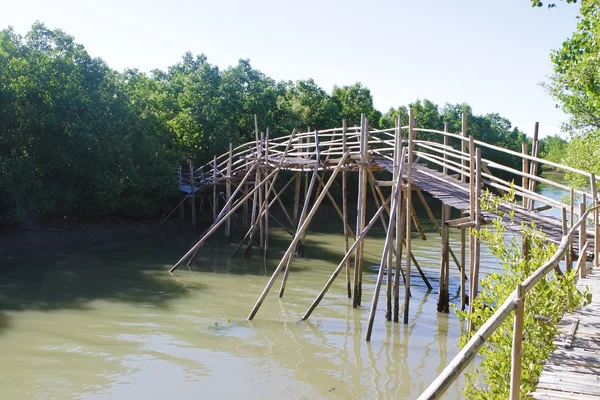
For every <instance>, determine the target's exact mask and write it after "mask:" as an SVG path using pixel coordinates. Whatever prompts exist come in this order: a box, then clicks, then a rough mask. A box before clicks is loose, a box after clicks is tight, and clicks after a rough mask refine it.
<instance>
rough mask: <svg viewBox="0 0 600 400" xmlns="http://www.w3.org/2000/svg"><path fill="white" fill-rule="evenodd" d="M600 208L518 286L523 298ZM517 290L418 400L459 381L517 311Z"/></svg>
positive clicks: (580, 221)
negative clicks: (495, 334) (489, 341)
mask: <svg viewBox="0 0 600 400" xmlns="http://www.w3.org/2000/svg"><path fill="white" fill-rule="evenodd" d="M598 208H600V206H594V207H592V208H589V209H587V210H586V211H585V213H584V214H583V215H582V216H581V217H580V218H579V220H578V221H577V222H576V223H575V224H573V227H572V228H571V229H570V230H569V231H568V232H567V233H566V234H565V235H564V236H563V237H562V239H561V241H560V244H559V246H558V249H557V250H556V252H555V253H554V255H553V256H552V257H550V259H549V260H548V261H546V262H545V263H544V264H543V265H542V266H541V267H539V268H538V269H536V270H535V271H534V272H533V273H532V274H531V275H530V276H529V277H528V278H526V279H525V280H524V281H523V282H522V283H521V284H520V288H521V290H522V295H523V297H525V295H526V294H527V293H528V292H529V291H530V290H531V289H533V287H534V286H535V285H536V284H537V283H538V282H539V281H541V280H542V278H544V277H545V276H546V275H547V274H548V273H550V271H553V270H554V268H555V267H556V266H557V265H558V263H559V262H560V260H561V259H562V258H563V257H564V255H565V252H566V251H567V249H568V248H569V242H570V240H571V238H572V236H573V235H574V233H575V232H577V229H578V228H579V225H581V223H582V222H583V221H585V219H586V218H587V216H588V215H589V214H590V212H593V211H595V210H596V209H598ZM516 298H517V289H515V290H514V291H513V292H512V293H511V294H510V295H509V296H508V297H507V298H506V300H504V303H502V305H501V306H500V307H499V308H498V310H496V312H495V313H494V314H493V315H492V316H491V317H490V318H489V319H488V320H487V321H486V322H485V323H484V324H483V325H482V326H481V328H479V329H478V330H477V332H475V334H474V335H473V336H472V337H471V340H469V342H468V343H467V344H466V345H465V347H463V348H462V349H461V351H460V352H459V353H458V354H457V355H456V357H454V359H453V360H452V361H451V362H450V363H449V364H448V365H447V366H446V368H444V370H443V371H442V373H441V374H440V375H438V377H437V378H436V379H435V380H434V381H433V382H432V383H431V385H429V387H428V388H427V389H425V391H424V392H423V393H422V394H421V395H420V396H419V400H428V399H437V398H439V397H440V396H441V395H442V394H444V392H445V391H446V390H447V389H448V387H450V385H451V384H452V383H453V382H454V381H455V380H456V379H457V378H458V376H459V375H460V373H461V372H462V371H464V369H465V368H466V367H467V365H469V363H470V362H471V361H473V359H474V358H475V356H476V355H477V353H478V351H479V350H480V349H481V348H482V347H483V345H484V344H485V342H486V341H487V339H488V338H489V337H490V336H491V335H492V334H493V333H494V332H495V331H496V330H497V329H498V328H499V327H500V326H501V325H502V324H503V323H504V321H506V319H507V318H508V317H509V316H510V313H511V312H512V311H513V310H514V309H515V308H516V301H515V300H516Z"/></svg>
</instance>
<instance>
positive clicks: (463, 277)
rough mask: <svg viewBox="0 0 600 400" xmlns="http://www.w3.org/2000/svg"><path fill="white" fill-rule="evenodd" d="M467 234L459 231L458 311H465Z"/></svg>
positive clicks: (462, 230)
mask: <svg viewBox="0 0 600 400" xmlns="http://www.w3.org/2000/svg"><path fill="white" fill-rule="evenodd" d="M466 236H467V234H466V231H465V230H464V229H461V230H460V265H461V273H460V310H461V311H464V310H465V300H466V290H465V289H466V285H467V282H466V280H467V272H466V268H465V267H466V265H467V260H466V258H467V257H466V255H467V252H466V241H467V237H466Z"/></svg>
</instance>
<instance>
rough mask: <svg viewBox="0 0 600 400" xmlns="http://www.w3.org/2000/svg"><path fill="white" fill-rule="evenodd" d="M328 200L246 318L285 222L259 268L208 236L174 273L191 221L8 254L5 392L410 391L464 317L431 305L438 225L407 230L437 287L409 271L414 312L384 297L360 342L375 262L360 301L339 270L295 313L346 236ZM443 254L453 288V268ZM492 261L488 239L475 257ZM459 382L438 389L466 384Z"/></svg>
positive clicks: (377, 240) (2, 297) (442, 357)
mask: <svg viewBox="0 0 600 400" xmlns="http://www.w3.org/2000/svg"><path fill="white" fill-rule="evenodd" d="M331 214H332V211H330V210H324V212H322V213H321V214H320V216H318V217H317V219H315V223H313V229H315V230H316V232H310V233H309V235H308V245H307V249H306V258H304V259H297V260H296V261H295V263H294V266H293V269H292V272H291V274H290V278H289V281H288V285H287V289H286V292H285V297H284V298H283V299H278V298H277V289H278V287H279V286H278V285H276V286H275V287H274V290H273V291H272V292H271V293H270V295H269V296H268V297H267V299H266V301H265V303H264V304H263V306H262V308H261V309H260V311H259V313H258V315H257V317H256V319H255V320H253V321H252V322H248V321H246V317H247V315H248V313H249V311H250V309H251V307H252V305H253V304H254V302H255V301H256V299H257V297H258V295H259V294H260V292H261V291H262V289H263V287H264V285H265V283H266V282H267V280H268V276H270V273H271V272H272V271H273V269H274V268H275V266H276V265H277V262H278V260H279V259H278V254H280V252H281V250H282V249H283V247H284V246H285V244H286V243H287V242H289V236H288V235H287V233H285V231H283V230H277V229H275V230H273V231H272V233H273V235H272V238H271V242H272V245H273V246H275V248H276V249H277V250H278V251H279V252H278V251H276V250H273V251H272V252H271V253H272V254H271V260H270V261H269V263H268V265H267V268H266V271H265V269H264V267H263V265H262V263H261V262H259V261H258V260H255V261H251V262H249V261H246V260H244V259H242V258H236V259H234V260H229V255H230V253H231V251H232V250H233V246H231V247H230V248H228V249H225V248H224V246H223V245H222V243H220V242H219V240H215V241H212V242H211V243H210V244H209V245H207V246H206V247H204V248H203V249H202V250H201V252H200V253H199V254H200V257H199V259H198V260H197V261H196V262H195V264H194V271H192V272H189V271H187V269H185V268H180V269H179V270H178V271H177V272H176V273H175V275H174V276H170V275H169V274H168V273H167V272H166V271H167V270H168V268H169V267H170V266H171V265H172V263H173V262H174V261H175V260H176V259H177V258H178V256H180V255H181V254H182V253H183V252H184V250H185V249H186V248H187V247H188V246H189V244H190V241H191V237H190V236H189V235H182V236H180V237H163V238H156V239H152V240H145V241H141V242H136V243H133V244H127V245H121V246H111V247H102V248H99V247H96V248H91V249H86V250H82V251H70V252H63V253H60V254H54V255H52V256H37V257H34V256H32V257H21V258H17V259H8V258H6V259H3V260H2V261H1V263H2V268H0V365H1V366H2V372H1V373H0V388H1V389H2V392H1V393H2V394H1V398H2V399H71V398H73V399H80V398H81V399H107V398H110V399H132V398H141V399H164V398H168V397H171V398H177V399H192V398H194V399H196V398H227V399H237V398H244V399H279V398H294V399H304V398H306V399H321V398H323V399H329V398H331V399H334V398H340V399H383V398H415V397H417V396H418V394H420V392H421V391H422V390H424V389H425V388H426V387H427V385H428V384H429V383H430V382H431V381H432V380H433V379H434V377H435V376H436V374H438V373H439V372H440V371H441V370H442V369H443V368H444V366H445V365H446V364H447V363H448V362H449V361H450V360H451V359H452V357H454V355H455V354H456V353H457V352H458V348H457V347H456V342H457V337H458V335H459V333H460V330H461V325H460V323H459V322H458V320H457V319H456V317H455V316H454V315H453V314H450V315H444V314H438V313H437V312H436V299H437V287H438V284H437V276H438V273H439V272H438V269H439V258H440V246H439V242H440V239H439V236H437V234H436V233H435V231H434V230H433V227H432V225H431V224H429V223H427V221H426V215H421V220H422V222H423V223H424V225H425V229H426V231H427V235H428V236H427V240H426V241H421V240H418V239H417V235H415V236H414V238H415V239H414V240H413V246H414V248H415V254H416V256H417V257H418V259H419V261H420V263H421V265H422V266H423V268H424V270H425V273H426V275H427V276H428V277H429V278H430V280H431V282H432V284H433V286H434V290H433V291H432V292H429V293H428V292H427V291H426V288H425V285H424V284H423V282H422V281H421V279H420V278H419V276H418V275H417V274H414V275H413V277H412V282H413V284H414V285H415V286H413V290H412V292H413V298H412V300H411V312H410V323H409V324H408V325H404V324H402V323H400V324H392V323H387V322H385V320H384V309H383V308H384V303H385V302H384V301H380V303H379V304H380V306H379V309H378V314H377V320H376V324H375V328H374V332H373V336H372V341H371V342H370V343H366V342H365V340H364V336H365V331H366V320H367V317H368V309H369V307H370V302H371V299H372V295H373V288H374V283H375V279H376V273H375V272H367V273H365V276H364V279H363V280H364V289H363V291H364V293H363V295H364V297H363V306H362V308H360V309H353V308H352V306H351V305H349V301H348V299H347V298H346V297H345V281H344V280H345V278H344V274H343V273H342V274H340V276H339V277H338V281H336V283H335V284H334V286H333V287H332V289H331V290H330V292H329V293H328V294H327V296H326V297H325V299H324V301H323V302H322V303H321V305H320V306H319V307H318V308H317V310H316V311H315V312H314V313H313V315H312V317H311V319H310V320H309V321H307V322H300V318H301V316H302V315H303V313H304V312H305V311H306V309H307V307H308V306H309V305H310V304H311V302H312V301H313V299H314V298H315V297H316V295H317V293H318V292H319V290H320V289H321V288H322V286H323V284H324V283H325V281H326V280H327V278H328V277H329V275H330V274H331V272H332V271H333V269H334V268H335V267H336V266H337V263H338V262H339V260H340V259H341V257H342V252H343V237H342V236H341V235H339V234H337V233H334V232H336V231H337V232H339V231H340V230H341V225H339V223H338V221H336V220H335V219H333V218H332V217H331V216H330V215H331ZM457 239H458V236H452V241H453V242H454V243H455V244H456V240H457ZM382 245H383V236H382V231H381V230H377V231H375V232H374V233H373V234H372V235H371V237H370V238H369V239H368V240H367V248H366V256H367V265H374V264H377V263H378V261H379V258H380V255H381V250H382ZM454 248H455V249H456V251H457V252H458V247H456V246H454ZM254 253H255V255H257V251H256V250H255V252H254ZM255 258H256V259H258V257H255ZM451 268H452V270H451V271H452V275H451V292H452V294H453V295H454V296H453V298H452V299H453V300H456V296H455V295H456V292H457V290H458V280H459V275H458V271H457V270H456V268H455V267H454V266H453V265H452V264H451ZM494 268H495V262H494V260H493V259H491V258H490V257H489V256H487V255H486V253H485V249H484V251H483V260H482V269H483V271H489V270H491V269H494ZM384 296H385V294H384V291H382V300H383V299H384ZM460 385H461V382H460V381H459V382H458V383H457V384H455V385H454V386H453V387H452V388H451V389H450V390H449V392H448V393H447V395H446V398H448V399H456V398H460V390H461V387H460Z"/></svg>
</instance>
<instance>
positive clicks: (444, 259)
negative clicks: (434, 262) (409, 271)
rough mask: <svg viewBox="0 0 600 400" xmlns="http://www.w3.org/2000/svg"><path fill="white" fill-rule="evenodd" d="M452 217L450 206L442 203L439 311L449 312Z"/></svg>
mask: <svg viewBox="0 0 600 400" xmlns="http://www.w3.org/2000/svg"><path fill="white" fill-rule="evenodd" d="M449 217H450V207H449V206H447V205H445V204H444V205H442V237H441V243H440V244H441V248H442V255H441V257H440V281H439V282H440V289H439V292H438V302H437V311H438V312H443V313H448V312H450V304H449V302H450V293H449V288H448V285H449V282H448V281H447V280H446V278H447V277H448V273H447V270H448V267H449V263H448V261H449V260H448V258H449V251H448V247H449V244H450V243H449V227H448V224H447V221H448V219H450V218H449Z"/></svg>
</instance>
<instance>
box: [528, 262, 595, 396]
mask: <svg viewBox="0 0 600 400" xmlns="http://www.w3.org/2000/svg"><path fill="white" fill-rule="evenodd" d="M578 286H579V287H580V288H581V289H583V288H584V287H585V286H588V287H589V288H590V291H591V292H592V302H591V304H588V305H587V306H586V307H584V308H582V309H580V310H577V311H575V312H573V313H569V314H565V316H564V317H563V319H562V320H561V322H560V323H559V327H558V328H559V334H558V335H557V337H556V340H555V344H556V345H557V346H558V348H557V349H556V350H555V351H554V352H553V353H552V355H551V356H550V357H549V358H548V361H547V362H546V365H545V366H544V370H543V372H542V376H541V377H540V381H539V384H538V387H537V390H536V391H535V392H534V393H532V394H531V397H533V398H534V399H544V400H546V399H547V400H550V399H563V400H564V399H600V271H599V270H597V269H596V270H595V271H593V273H590V274H589V275H588V276H587V277H586V278H583V279H580V280H579V283H578ZM573 331H574V334H571V333H572V332H573Z"/></svg>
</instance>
